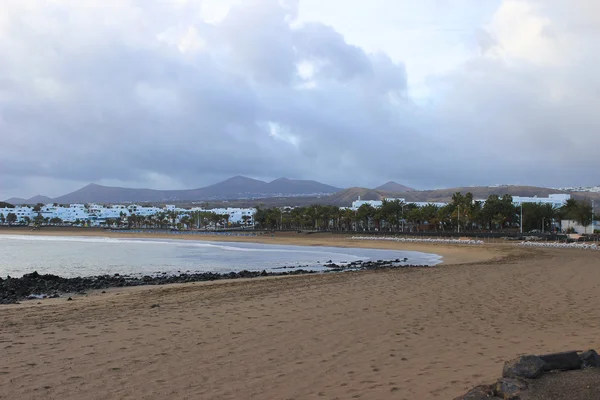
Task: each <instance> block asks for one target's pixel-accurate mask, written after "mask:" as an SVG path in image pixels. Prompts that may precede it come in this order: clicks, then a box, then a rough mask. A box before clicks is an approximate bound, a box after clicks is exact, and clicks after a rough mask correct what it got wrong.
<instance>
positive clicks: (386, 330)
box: [0, 232, 600, 400]
mask: <svg viewBox="0 0 600 400" xmlns="http://www.w3.org/2000/svg"><path fill="white" fill-rule="evenodd" d="M42 234H45V233H44V232H42ZM119 235H120V234H119ZM119 237H121V236H119ZM227 239H231V240H240V239H244V238H227ZM250 239H260V240H265V241H269V240H273V241H279V242H285V241H287V240H291V239H289V238H287V239H286V238H283V237H282V238H246V239H244V240H250ZM211 240H213V239H211ZM303 240H306V241H305V242H303V243H304V244H307V245H312V244H322V245H334V244H333V243H338V242H336V241H338V240H339V241H340V242H339V244H340V245H345V244H346V241H344V240H343V239H340V238H329V240H327V239H325V238H324V237H321V238H316V237H315V238H309V239H303ZM313 240H314V242H312V241H313ZM273 241H270V242H269V243H274V242H273ZM330 241H331V242H330ZM358 243H359V242H354V241H352V244H353V245H358ZM282 244H292V243H282ZM293 244H298V243H293ZM364 245H367V243H365V244H364ZM373 245H375V246H377V247H379V246H392V247H384V248H402V249H410V250H416V249H417V248H420V249H425V248H429V249H430V250H429V251H431V252H436V253H438V254H442V252H444V253H445V254H442V255H444V257H447V258H446V263H445V265H443V266H441V267H437V268H423V269H414V270H391V271H379V272H359V273H342V274H331V275H318V276H313V275H310V276H296V277H284V278H264V279H254V280H240V281H226V282H223V281H221V282H209V283H202V284H200V283H199V284H185V285H171V286H164V287H150V288H148V287H146V288H139V287H138V288H132V289H126V290H123V289H111V290H108V291H107V293H105V294H102V293H98V292H94V293H90V294H88V295H87V296H81V297H75V298H74V300H73V301H66V300H65V299H48V300H44V301H41V304H37V301H31V302H24V303H22V304H20V305H9V306H3V307H2V308H0V354H1V355H0V399H15V398H19V399H37V398H50V399H54V398H56V399H165V398H173V399H186V398H189V399H296V400H300V399H352V398H361V399H392V398H393V399H436V398H437V399H452V398H453V397H454V396H457V395H459V394H462V393H464V392H465V391H466V390H467V389H469V388H470V387H472V386H473V385H476V384H479V383H488V382H491V381H494V380H495V379H496V378H497V377H498V376H499V375H500V373H501V368H502V363H503V361H504V360H506V359H508V358H512V357H513V356H515V355H517V354H519V353H536V354H538V353H546V352H552V351H562V350H582V349H587V348H593V347H595V348H599V347H600V337H599V336H598V332H599V331H600V308H598V307H597V305H598V304H599V302H600V257H599V255H598V254H597V253H596V252H593V251H585V250H565V249H558V250H557V249H525V248H519V247H516V246H510V245H505V246H501V245H484V246H481V247H467V246H457V247H452V246H438V245H414V244H411V245H410V246H407V245H405V244H398V243H374V242H368V246H373ZM433 248H435V251H434V249H433ZM420 251H426V250H420ZM152 305H159V307H154V308H152V307H151V306H152Z"/></svg>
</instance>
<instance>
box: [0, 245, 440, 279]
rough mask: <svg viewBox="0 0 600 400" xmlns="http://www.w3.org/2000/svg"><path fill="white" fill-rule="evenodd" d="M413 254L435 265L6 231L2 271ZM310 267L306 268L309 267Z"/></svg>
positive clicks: (199, 266)
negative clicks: (14, 233)
mask: <svg viewBox="0 0 600 400" xmlns="http://www.w3.org/2000/svg"><path fill="white" fill-rule="evenodd" d="M405 257H406V258H408V261H407V263H409V264H419V265H435V264H438V263H439V262H441V257H440V256H438V255H436V254H429V253H419V252H414V251H392V250H371V249H358V248H338V247H304V246H280V245H267V244H258V243H237V242H236V243H234V242H228V243H223V242H209V241H190V240H168V239H114V238H103V237H61V236H25V235H0V277H6V276H7V275H10V276H12V277H20V276H22V275H23V274H26V273H30V272H32V271H38V272H39V273H40V274H56V275H61V276H65V277H73V276H91V275H103V274H115V273H120V274H154V273H160V272H167V273H178V272H221V273H223V272H231V271H241V270H244V269H245V270H258V271H262V270H263V269H264V270H267V271H273V270H277V268H280V267H283V266H298V265H307V266H309V268H310V269H315V270H320V269H323V267H322V266H321V265H322V264H324V263H327V262H328V261H329V260H331V261H333V262H334V263H338V264H339V263H344V262H352V261H357V260H390V259H398V258H399V259H403V258H405ZM309 268H305V269H309Z"/></svg>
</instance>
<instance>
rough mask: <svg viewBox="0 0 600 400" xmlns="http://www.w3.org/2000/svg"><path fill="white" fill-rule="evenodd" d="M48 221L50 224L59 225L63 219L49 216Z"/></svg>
mask: <svg viewBox="0 0 600 400" xmlns="http://www.w3.org/2000/svg"><path fill="white" fill-rule="evenodd" d="M49 222H50V223H51V224H56V225H60V224H62V223H63V220H62V219H60V218H58V217H54V218H51V219H50V221H49Z"/></svg>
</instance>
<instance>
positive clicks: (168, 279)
mask: <svg viewBox="0 0 600 400" xmlns="http://www.w3.org/2000/svg"><path fill="white" fill-rule="evenodd" d="M406 261H407V260H406V259H404V260H400V259H397V260H389V261H385V260H378V261H355V262H352V263H348V264H343V265H337V264H334V263H331V262H329V263H327V264H326V265H324V266H325V267H327V268H328V269H327V271H328V272H341V271H363V270H380V269H390V268H422V267H424V266H423V265H409V264H406ZM306 267H308V266H301V265H300V266H289V267H282V268H280V269H281V270H282V271H281V272H279V271H277V272H267V271H265V270H263V271H239V272H229V273H221V274H219V273H213V272H199V273H190V272H188V273H180V274H177V275H173V274H167V273H159V274H154V275H144V276H138V275H136V276H134V275H120V274H114V275H100V276H90V277H76V278H63V277H61V276H57V275H50V274H44V275H42V274H39V273H37V272H32V273H30V274H25V275H23V276H22V277H21V278H11V277H8V278H6V279H2V278H0V304H12V303H16V302H18V301H20V300H25V299H28V298H30V299H40V298H47V297H58V296H60V294H64V293H82V292H85V291H86V290H94V289H106V288H109V287H127V286H141V285H165V284H169V283H189V282H203V281H214V280H221V279H240V278H257V277H264V276H282V275H302V274H312V273H315V271H313V270H310V269H304V268H306ZM428 268H431V267H428Z"/></svg>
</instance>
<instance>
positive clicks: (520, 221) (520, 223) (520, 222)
mask: <svg viewBox="0 0 600 400" xmlns="http://www.w3.org/2000/svg"><path fill="white" fill-rule="evenodd" d="M519 225H521V233H523V203H521V219H520V220H519Z"/></svg>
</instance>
